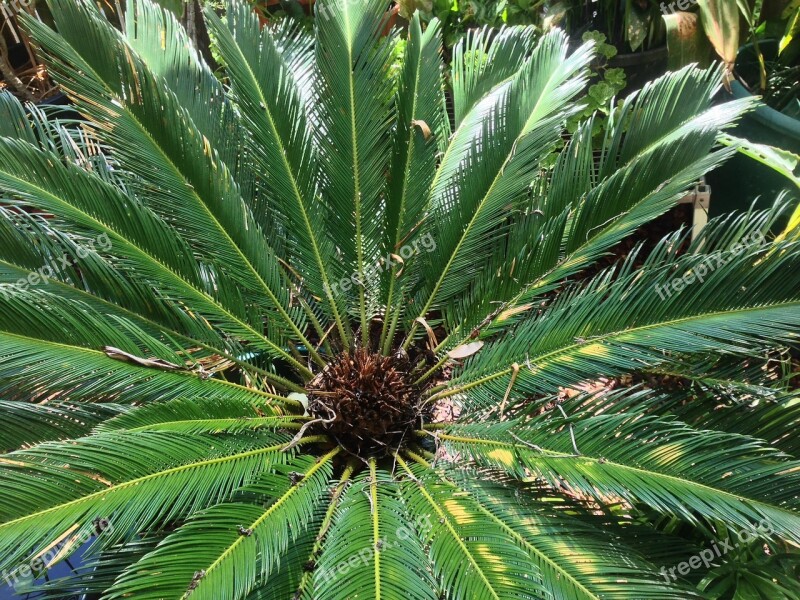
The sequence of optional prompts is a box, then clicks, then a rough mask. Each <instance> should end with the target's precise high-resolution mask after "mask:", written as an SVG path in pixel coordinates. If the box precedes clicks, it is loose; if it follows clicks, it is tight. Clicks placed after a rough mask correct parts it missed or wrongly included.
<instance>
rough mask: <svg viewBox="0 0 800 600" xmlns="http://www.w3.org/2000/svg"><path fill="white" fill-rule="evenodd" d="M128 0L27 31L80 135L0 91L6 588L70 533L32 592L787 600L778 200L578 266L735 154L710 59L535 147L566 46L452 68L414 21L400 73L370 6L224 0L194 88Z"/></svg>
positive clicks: (787, 405)
mask: <svg viewBox="0 0 800 600" xmlns="http://www.w3.org/2000/svg"><path fill="white" fill-rule="evenodd" d="M127 4H128V12H127V14H126V15H125V19H124V23H125V29H124V30H123V31H119V30H118V29H116V28H115V27H114V26H113V25H112V24H110V23H109V22H108V21H107V20H106V19H105V18H104V17H103V16H102V14H101V13H100V12H98V11H99V9H98V8H97V7H96V6H95V4H94V3H93V2H89V1H88V0H86V1H84V0H52V1H51V4H50V8H51V11H52V14H53V18H54V23H55V25H54V28H50V27H48V26H46V25H43V24H42V23H40V22H38V21H35V20H33V19H30V18H26V19H24V21H25V26H26V27H27V28H28V29H29V34H30V35H31V38H32V39H33V40H34V41H35V43H36V44H37V46H38V47H39V52H40V55H41V57H42V59H43V60H44V61H45V63H46V64H47V67H48V71H49V73H50V74H51V75H52V76H53V77H54V78H55V80H56V81H57V83H58V84H59V85H60V86H61V89H62V90H64V92H65V93H66V94H67V95H68V96H69V97H70V98H71V100H72V102H73V103H74V109H75V110H77V111H79V112H80V113H81V114H82V115H83V119H84V120H83V121H80V122H70V121H62V120H59V119H56V118H51V117H52V115H50V116H48V115H47V114H45V113H43V112H41V111H40V110H38V109H36V108H35V107H23V106H22V105H21V104H20V103H19V102H18V101H17V100H16V99H15V98H13V97H12V96H11V95H9V94H5V95H3V96H0V193H1V194H2V195H1V196H0V199H1V200H0V202H1V203H2V206H0V285H2V287H3V291H4V293H3V294H0V390H1V391H2V399H1V400H0V445H2V447H3V449H4V450H5V451H6V453H5V454H3V455H2V456H0V572H8V573H12V572H14V573H16V572H18V569H19V568H20V566H24V565H29V564H31V562H32V560H33V559H34V558H35V557H38V556H42V555H43V553H44V552H46V550H48V549H50V548H53V547H55V546H56V545H58V546H59V548H61V550H60V551H59V553H58V555H57V556H56V557H55V558H53V560H52V561H50V562H49V563H48V564H46V565H41V566H42V570H44V571H46V570H47V568H48V567H50V566H52V564H51V563H53V562H57V561H58V560H62V559H64V558H66V557H68V556H69V555H70V553H71V552H73V551H75V550H76V549H77V548H79V547H80V546H81V544H80V541H81V540H85V539H89V540H91V543H90V546H89V548H88V549H86V548H82V549H81V552H83V554H82V562H81V564H80V565H79V566H76V567H75V569H74V572H73V573H72V574H71V575H69V576H66V577H61V578H54V579H50V580H49V581H42V582H40V585H39V588H40V590H41V591H43V592H44V593H45V596H46V597H49V598H64V597H69V596H71V595H73V594H75V595H84V594H85V595H86V597H92V598H95V597H102V598H108V599H113V598H136V599H137V600H146V599H153V600H155V599H165V598H168V599H180V598H187V597H189V598H191V599H192V600H200V599H209V600H231V599H234V598H236V599H239V598H241V599H248V600H256V599H267V598H275V599H278V598H280V599H282V600H285V599H287V598H298V599H299V598H307V599H312V598H313V599H315V600H316V599H318V600H327V599H342V600H345V599H353V598H358V599H370V600H371V599H387V600H388V599H401V598H402V599H407V598H413V599H418V600H423V599H431V600H434V599H437V598H449V599H454V600H455V599H460V600H484V599H486V600H489V599H494V600H501V599H502V600H507V599H514V598H518V599H523V598H524V599H529V598H542V599H544V598H561V599H599V598H605V599H629V600H642V599H643V598H646V599H648V600H657V599H664V600H666V599H674V600H686V599H690V598H701V597H707V596H704V594H711V593H716V592H715V590H716V591H719V590H722V591H720V592H719V594H718V595H717V596H714V597H719V598H723V597H728V596H725V595H724V594H728V593H729V592H730V590H734V592H735V593H745V592H747V593H750V592H752V590H751V588H753V586H754V584H753V583H752V582H753V581H755V580H757V581H758V582H759V583H758V586H759V587H757V588H755V589H756V592H755V593H760V594H762V596H761V597H763V598H769V599H775V598H792V597H795V598H796V597H797V585H796V581H797V578H796V576H794V578H793V577H792V575H793V574H794V575H796V570H797V567H798V564H800V561H798V555H797V554H796V548H797V544H798V543H800V512H798V509H799V508H800V498H799V497H798V493H800V463H798V461H797V455H798V453H800V440H799V439H798V437H797V436H796V435H794V432H795V431H796V428H797V424H798V419H800V413H799V412H798V411H799V410H800V409H798V406H797V405H796V404H795V405H792V404H791V401H792V399H793V395H792V391H791V385H790V384H789V383H788V382H787V379H786V378H785V377H784V376H783V375H784V373H783V372H782V370H781V369H782V367H783V366H784V365H785V363H786V361H787V360H788V359H787V358H786V357H787V356H789V352H790V351H791V350H792V349H793V348H794V347H796V344H797V341H798V340H797V334H796V332H797V331H798V327H799V326H800V270H798V268H797V263H798V257H799V256H800V254H799V249H798V241H797V240H796V237H797V236H796V234H795V232H793V231H791V232H787V233H786V235H784V236H782V238H781V239H780V240H779V241H777V240H774V239H772V238H769V236H768V232H769V230H770V227H771V226H772V224H773V222H774V221H775V220H776V219H777V218H779V216H780V214H781V212H785V211H786V210H788V209H790V208H791V207H787V206H784V205H783V204H781V203H780V202H779V203H777V204H776V205H775V208H774V209H772V210H769V211H767V212H752V213H748V214H743V215H734V216H731V217H729V218H727V220H726V221H724V222H712V223H711V224H710V225H708V226H707V227H706V228H705V229H704V230H703V234H702V235H701V236H700V237H699V238H698V239H697V240H695V241H694V242H692V244H691V245H688V250H687V243H685V242H686V239H685V238H686V233H685V232H676V233H675V234H674V235H671V236H669V237H667V238H665V239H664V240H663V241H662V242H660V243H659V244H657V245H656V247H655V248H647V249H645V248H640V250H639V251H634V252H633V253H632V254H630V255H629V256H628V257H627V258H625V259H622V260H620V262H619V263H618V264H616V266H614V267H612V268H607V269H602V270H601V269H597V268H596V263H597V262H598V260H600V259H602V258H604V257H605V256H606V255H607V254H608V253H609V252H610V251H611V249H612V248H614V246H615V245H616V244H617V243H618V242H620V241H621V240H623V239H625V238H627V237H629V236H631V235H634V234H635V233H636V232H637V231H638V230H639V229H640V228H641V227H642V226H644V225H646V224H647V223H648V222H650V221H651V220H653V219H654V218H656V217H658V216H659V215H661V214H663V213H664V212H665V211H667V210H669V209H670V208H671V207H673V206H674V205H675V203H676V202H677V201H678V200H679V199H680V198H681V197H682V196H683V194H684V192H685V190H686V189H687V188H688V187H690V186H692V185H694V182H696V181H697V179H698V178H699V177H701V176H702V175H703V174H704V173H705V172H707V171H708V170H709V169H711V168H713V167H715V166H717V165H719V164H720V163H722V162H723V161H724V160H726V158H728V157H730V156H731V154H732V153H733V152H735V151H736V149H735V147H727V146H720V145H719V144H718V139H719V136H720V132H721V130H723V129H725V128H727V127H729V126H730V125H732V124H733V123H734V122H735V121H736V120H737V119H738V118H739V116H740V115H741V114H742V113H743V112H744V111H746V110H747V109H748V108H750V107H751V105H752V101H751V100H749V99H745V100H740V101H733V102H729V103H725V104H719V105H714V104H713V103H712V97H713V96H714V94H715V92H716V90H717V89H718V86H719V83H720V81H721V70H719V69H711V70H699V69H696V68H692V67H687V68H684V69H682V70H680V71H678V72H676V73H673V74H669V75H667V76H664V77H663V78H660V79H659V80H657V81H655V82H653V83H652V84H649V85H647V86H645V88H644V89H642V90H641V91H640V92H637V93H635V94H632V95H631V96H629V97H628V98H626V99H625V100H624V101H623V102H622V103H621V105H620V106H619V107H617V108H616V109H615V110H614V111H608V118H607V121H606V125H605V134H604V135H603V136H602V140H601V144H600V148H599V149H598V150H596V151H593V149H592V144H591V143H590V142H591V139H592V132H593V128H594V125H593V118H594V117H592V116H589V117H588V118H587V119H585V120H584V121H583V123H582V124H581V125H580V126H579V127H577V129H576V130H575V132H574V134H572V135H571V137H570V139H569V142H568V143H567V145H566V147H565V148H564V149H563V151H561V152H560V153H559V154H558V157H557V160H556V161H555V164H550V162H549V161H550V159H551V158H552V153H553V150H554V149H555V148H557V147H558V146H559V144H560V143H561V140H562V136H564V134H565V127H566V123H567V121H568V120H569V119H570V118H571V117H573V116H574V115H576V114H579V113H580V112H581V111H582V110H583V105H582V103H581V102H580V96H581V93H582V91H583V90H584V89H585V85H586V81H587V72H588V65H589V64H590V62H591V61H592V59H593V51H592V44H591V43H587V44H585V45H584V46H582V47H580V48H578V49H576V50H574V51H573V52H570V51H569V44H568V41H567V38H566V36H565V35H564V34H562V33H561V32H558V31H554V32H552V33H548V34H547V35H545V36H543V37H537V36H535V35H534V30H533V28H531V27H510V28H504V29H501V30H499V31H497V32H495V33H493V34H491V35H490V34H489V33H487V32H486V31H470V32H468V33H467V34H466V35H465V36H464V39H463V40H462V41H461V42H460V43H459V45H458V46H457V47H456V48H455V49H454V51H453V56H452V64H451V65H449V66H448V67H445V65H444V63H443V61H442V58H441V54H442V42H441V29H440V27H439V25H438V23H437V21H435V20H433V21H431V22H430V23H429V24H427V26H426V27H423V26H422V25H421V22H420V18H419V16H418V15H415V16H413V17H412V18H411V21H410V24H409V27H408V31H407V34H406V33H404V34H403V35H402V36H403V37H404V38H406V40H405V43H406V45H405V50H404V52H403V53H402V64H401V65H400V68H399V69H398V68H394V67H393V65H394V62H395V61H396V60H397V56H398V54H397V53H396V52H395V48H396V45H397V44H398V43H399V37H400V36H401V34H399V33H398V32H390V33H389V34H388V35H384V22H383V20H384V18H385V6H384V4H383V3H382V2H347V1H344V2H342V1H339V0H319V1H318V2H316V4H315V6H316V8H315V10H317V11H320V10H322V9H323V8H324V9H325V10H326V14H327V15H328V18H326V19H324V20H323V19H316V20H315V25H314V31H313V33H311V34H309V33H306V32H305V30H304V29H303V28H300V27H298V26H297V25H292V24H291V22H290V21H288V20H287V21H285V22H283V23H282V24H280V25H278V26H269V27H266V28H264V29H262V28H260V26H259V20H258V17H257V15H256V14H255V13H254V12H253V10H252V7H251V6H250V5H248V4H245V3H241V2H239V1H236V0H234V1H233V3H232V4H230V5H228V6H227V7H226V9H225V11H224V15H220V14H219V13H217V12H216V11H214V10H212V9H209V10H207V11H206V22H207V26H208V29H209V32H210V37H211V39H212V40H214V42H215V44H216V47H215V49H214V56H215V57H219V62H220V64H221V65H223V67H224V70H223V72H222V74H221V77H220V78H218V77H217V76H216V75H217V74H215V73H214V72H212V70H211V69H210V68H209V67H208V66H207V64H206V63H205V62H204V60H203V58H202V57H201V55H199V54H198V53H197V52H195V51H194V50H193V49H192V45H191V43H189V42H188V39H187V37H186V33H185V32H184V30H183V29H182V27H181V26H180V25H179V24H178V22H177V21H176V20H175V17H174V16H173V15H172V14H171V13H170V12H168V11H165V10H164V9H162V8H160V7H158V6H157V5H155V4H152V3H150V2H149V1H148V0H131V1H130V2H128V3H127ZM446 68H449V69H450V73H449V77H445V71H446ZM445 80H448V81H450V82H452V90H451V93H452V102H450V101H449V100H448V101H447V102H446V101H445V89H444V82H445ZM448 107H450V108H448ZM449 111H451V112H449ZM545 164H547V165H549V166H545ZM758 236H765V242H764V243H761V244H749V243H747V240H752V239H754V237H758ZM100 239H102V240H103V241H104V242H105V241H107V242H108V243H102V244H101V243H94V244H91V243H89V242H90V241H92V240H100ZM733 248H738V249H739V250H737V251H735V252H733V251H731V249H733ZM720 254H721V255H724V257H725V259H724V260H719V261H716V260H714V262H713V264H714V268H713V269H710V268H708V269H705V271H706V273H705V274H704V276H703V280H702V281H695V282H694V283H693V284H692V285H685V286H681V289H672V288H671V289H670V292H671V293H670V294H668V295H666V294H662V295H663V296H664V297H663V298H661V297H659V295H658V294H656V293H655V292H654V290H655V289H664V287H665V286H666V285H668V284H669V283H670V282H672V281H674V280H676V279H678V278H682V277H683V276H684V274H686V273H692V272H696V271H697V269H698V268H700V266H701V265H708V264H709V261H712V260H713V257H714V256H716V255H720ZM63 257H66V259H65V260H63V261H62V258H63ZM39 272H46V273H47V274H48V276H47V277H46V278H41V277H39V278H33V279H34V280H35V281H34V280H32V278H31V277H30V274H31V273H39ZM20 282H25V284H24V285H18V284H19V283H20ZM609 378H617V379H618V380H619V381H620V382H622V381H624V380H625V381H629V383H630V385H627V387H625V386H623V387H619V388H618V389H614V390H611V389H608V388H607V387H603V386H599V387H598V386H597V385H596V384H597V382H598V381H608V380H609ZM674 381H677V382H678V383H677V384H672V385H666V384H665V383H664V382H674ZM637 382H640V383H637ZM653 382H655V383H653ZM580 390H583V392H581V391H580ZM567 392H569V393H567ZM453 415H457V416H455V417H454V416H453ZM98 519H105V520H108V522H110V523H113V528H111V529H109V530H108V531H104V532H103V535H97V536H92V535H91V531H92V529H93V528H94V527H96V523H97V522H98V521H97V520H98ZM761 523H767V524H768V527H766V528H761V529H755V530H754V531H755V532H756V533H754V534H753V535H754V536H755V537H753V538H748V545H747V547H746V548H745V547H744V546H742V547H741V548H738V547H737V551H735V552H734V551H731V552H729V553H722V552H720V553H717V554H715V556H714V557H712V558H709V560H708V561H706V562H707V564H706V563H705V562H702V561H701V559H700V558H697V557H705V556H707V554H708V553H707V552H705V553H704V552H703V551H704V550H706V549H708V548H719V547H722V546H721V545H720V544H721V543H722V541H721V540H723V539H724V538H725V536H727V535H728V534H729V532H741V531H751V530H753V528H755V527H756V526H757V525H758V524H761ZM698 561H700V562H698ZM695 563H698V564H699V566H698V567H695ZM686 564H688V565H689V567H686V568H684V565H686ZM664 569H667V573H668V575H669V576H668V577H665V576H664V575H663V572H662V571H663V570H664ZM668 569H672V571H669V570H668ZM673 574H674V577H673ZM793 581H794V583H793ZM35 588H36V586H35V585H34V589H35ZM701 589H702V590H705V591H701ZM753 594H754V593H750V595H749V596H748V597H759V596H757V595H753Z"/></svg>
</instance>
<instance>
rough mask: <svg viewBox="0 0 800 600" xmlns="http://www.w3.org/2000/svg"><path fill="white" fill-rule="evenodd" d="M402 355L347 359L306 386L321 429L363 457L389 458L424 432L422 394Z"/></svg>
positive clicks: (348, 355) (357, 355)
mask: <svg viewBox="0 0 800 600" xmlns="http://www.w3.org/2000/svg"><path fill="white" fill-rule="evenodd" d="M408 367H409V364H408V360H407V358H406V357H405V354H404V353H400V354H399V355H398V354H396V355H394V356H382V355H380V354H371V353H369V352H367V351H366V350H363V349H358V350H355V351H353V352H350V353H346V354H343V355H341V356H339V357H338V358H336V359H335V360H334V361H333V362H331V363H329V364H328V366H327V367H326V368H325V370H324V371H322V372H321V373H320V374H319V375H317V377H315V378H314V379H313V380H312V381H311V382H309V384H308V385H307V386H306V389H307V391H308V399H309V411H310V412H311V414H312V415H313V416H314V418H316V419H320V420H321V421H320V425H319V429H321V430H322V431H324V432H325V433H327V434H328V435H330V436H332V437H334V438H335V439H336V440H337V442H338V443H339V444H340V445H341V446H342V447H343V448H345V449H346V450H348V451H349V452H351V453H353V454H357V455H359V456H371V455H376V454H388V453H390V452H392V451H394V450H396V449H397V448H399V447H400V446H402V445H403V444H404V443H406V442H408V441H410V438H411V436H412V434H413V430H414V429H415V428H419V427H420V426H421V419H422V414H421V408H420V391H421V390H420V389H419V387H418V386H415V385H414V384H413V381H412V378H411V377H410V375H409V373H408Z"/></svg>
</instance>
